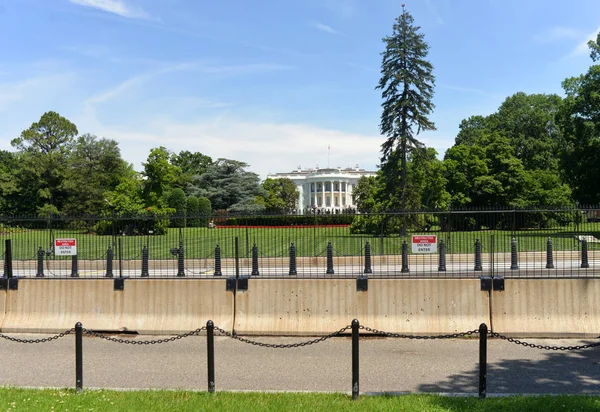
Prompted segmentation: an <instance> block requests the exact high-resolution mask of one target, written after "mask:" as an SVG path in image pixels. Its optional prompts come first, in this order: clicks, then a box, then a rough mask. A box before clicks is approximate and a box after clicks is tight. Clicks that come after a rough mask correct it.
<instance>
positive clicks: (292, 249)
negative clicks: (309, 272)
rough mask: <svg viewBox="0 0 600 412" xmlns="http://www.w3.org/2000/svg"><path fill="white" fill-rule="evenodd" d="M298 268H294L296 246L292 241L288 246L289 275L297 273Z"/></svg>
mask: <svg viewBox="0 0 600 412" xmlns="http://www.w3.org/2000/svg"><path fill="white" fill-rule="evenodd" d="M297 274H298V270H297V268H296V246H294V242H292V244H291V246H290V273H289V275H290V276H293V275H297Z"/></svg>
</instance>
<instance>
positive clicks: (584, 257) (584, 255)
mask: <svg viewBox="0 0 600 412" xmlns="http://www.w3.org/2000/svg"><path fill="white" fill-rule="evenodd" d="M589 267H590V264H589V263H588V244H587V240H585V239H582V240H581V268H582V269H588V268H589Z"/></svg>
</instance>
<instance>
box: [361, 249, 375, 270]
mask: <svg viewBox="0 0 600 412" xmlns="http://www.w3.org/2000/svg"><path fill="white" fill-rule="evenodd" d="M363 273H365V274H368V273H373V269H371V245H370V244H369V241H367V243H365V270H364V271H363Z"/></svg>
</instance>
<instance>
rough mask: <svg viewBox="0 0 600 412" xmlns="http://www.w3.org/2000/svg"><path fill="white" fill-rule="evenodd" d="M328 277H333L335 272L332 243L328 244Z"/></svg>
mask: <svg viewBox="0 0 600 412" xmlns="http://www.w3.org/2000/svg"><path fill="white" fill-rule="evenodd" d="M325 273H326V274H327V275H333V274H334V273H335V271H334V270H333V246H331V241H328V242H327V271H325Z"/></svg>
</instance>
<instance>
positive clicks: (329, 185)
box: [325, 182, 331, 192]
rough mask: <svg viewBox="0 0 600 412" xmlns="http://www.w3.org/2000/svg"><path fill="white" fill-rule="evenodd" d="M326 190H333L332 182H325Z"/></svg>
mask: <svg viewBox="0 0 600 412" xmlns="http://www.w3.org/2000/svg"><path fill="white" fill-rule="evenodd" d="M325 191H326V192H331V182H325Z"/></svg>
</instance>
